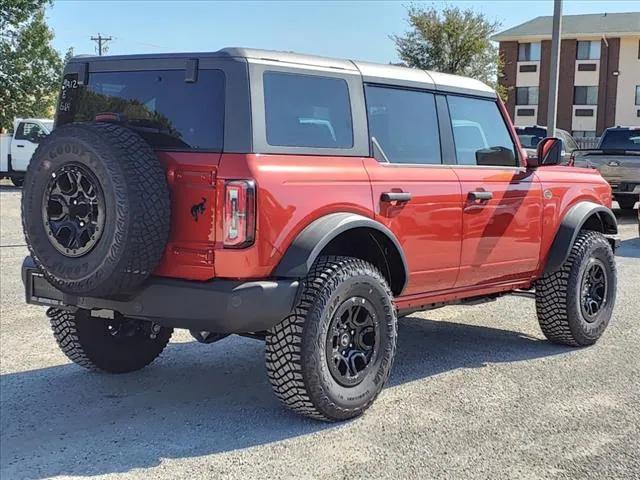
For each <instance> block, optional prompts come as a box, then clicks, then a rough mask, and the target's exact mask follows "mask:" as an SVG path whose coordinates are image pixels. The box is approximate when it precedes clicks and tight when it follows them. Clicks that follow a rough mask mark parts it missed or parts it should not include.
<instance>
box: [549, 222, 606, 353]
mask: <svg viewBox="0 0 640 480" xmlns="http://www.w3.org/2000/svg"><path fill="white" fill-rule="evenodd" d="M615 299H616V264H615V258H614V255H613V250H612V249H611V245H610V244H609V242H608V241H607V239H606V238H605V237H604V236H603V235H602V234H601V233H599V232H592V231H583V232H580V234H579V235H578V238H577V239H576V241H575V243H574V245H573V247H572V248H571V252H570V254H569V258H567V260H566V261H565V263H564V264H563V266H562V268H561V269H560V270H558V271H557V272H555V273H552V274H551V275H547V276H545V277H543V278H542V279H540V280H539V281H538V282H537V284H536V311H537V313H538V321H539V323H540V327H541V328H542V332H543V333H544V335H545V336H546V337H547V338H548V339H549V340H550V341H552V342H554V343H560V344H563V345H570V346H575V347H577V346H586V345H592V344H594V343H595V342H596V341H597V340H598V339H599V338H600V336H601V335H602V334H603V333H604V331H605V329H606V328H607V325H609V321H610V320H611V314H612V312H613V306H614V303H615Z"/></svg>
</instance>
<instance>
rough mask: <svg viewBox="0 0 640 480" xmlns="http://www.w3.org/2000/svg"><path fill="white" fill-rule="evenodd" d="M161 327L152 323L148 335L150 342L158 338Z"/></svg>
mask: <svg viewBox="0 0 640 480" xmlns="http://www.w3.org/2000/svg"><path fill="white" fill-rule="evenodd" d="M161 328H162V327H161V326H160V325H158V324H157V323H152V324H151V334H150V335H149V338H150V339H151V340H155V339H156V337H157V336H158V334H159V333H160V329H161Z"/></svg>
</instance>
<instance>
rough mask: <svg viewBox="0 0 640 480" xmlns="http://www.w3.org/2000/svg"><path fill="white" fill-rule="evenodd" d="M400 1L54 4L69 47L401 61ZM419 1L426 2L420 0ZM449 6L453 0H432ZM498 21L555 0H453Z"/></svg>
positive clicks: (630, 5)
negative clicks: (99, 39)
mask: <svg viewBox="0 0 640 480" xmlns="http://www.w3.org/2000/svg"><path fill="white" fill-rule="evenodd" d="M408 3H409V2H404V1H403V2H393V1H342V2H340V1H325V2H321V1H299V2H296V1H285V2H276V1H247V2H242V1H237V2H222V1H221V2H213V1H178V0H160V1H158V0H143V1H133V0H126V1H120V0H108V1H103V0H95V1H87V0H85V1H80V0H57V1H54V4H53V5H52V6H51V7H49V8H48V10H47V18H48V21H49V25H50V26H51V27H52V28H53V29H54V31H55V35H56V36H55V40H54V46H55V47H56V48H57V49H58V50H59V51H60V52H62V53H64V52H65V51H66V50H67V48H69V47H71V46H73V47H74V49H75V53H76V54H81V53H94V48H95V44H94V43H93V42H91V41H90V40H89V37H91V36H92V35H96V34H97V33H98V32H100V33H102V34H103V35H110V36H112V37H114V40H113V41H112V42H111V43H110V45H109V47H110V50H109V54H114V55H115V54H129V53H154V52H179V51H214V50H218V49H219V48H222V47H225V46H243V47H256V48H267V49H275V50H293V51H297V52H301V53H309V54H316V55H326V56H333V57H344V58H354V59H360V60H369V61H374V62H383V63H386V62H389V61H396V60H397V56H396V53H395V49H394V45H393V42H392V41H391V40H390V39H389V35H391V34H401V33H403V32H404V31H405V30H406V21H405V11H406V10H405V5H407V4H408ZM413 3H416V4H419V3H421V2H413ZM425 3H426V5H431V4H435V5H444V4H445V2H433V1H429V2H425ZM448 3H449V4H454V5H458V6H461V7H465V8H468V7H471V8H474V9H475V10H478V11H481V12H483V13H485V14H486V15H488V16H489V17H490V18H491V19H496V20H498V21H499V22H501V23H502V28H503V29H506V28H509V27H512V26H514V25H517V24H519V23H522V22H525V21H527V20H529V19H531V18H534V17H536V16H539V15H551V14H552V13H553V2H552V1H551V0H538V1H524V0H511V1H506V0H484V1H462V0H458V1H450V2H448ZM639 9H640V3H639V2H638V1H637V0H633V1H632V0H629V1H613V0H608V1H603V0H600V1H571V0H565V2H564V13H566V14H579V13H600V12H603V11H607V12H628V11H637V10H639Z"/></svg>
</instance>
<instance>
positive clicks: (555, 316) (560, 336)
mask: <svg viewBox="0 0 640 480" xmlns="http://www.w3.org/2000/svg"><path fill="white" fill-rule="evenodd" d="M592 242H598V243H604V245H606V246H607V247H609V243H608V241H607V239H606V238H605V237H604V236H603V235H602V234H601V233H600V232H595V231H591V230H584V231H582V232H580V233H579V234H578V236H577V238H576V241H575V243H574V244H573V246H572V247H571V251H570V252H569V257H568V258H567V260H566V261H565V262H564V264H563V265H562V268H560V269H559V270H558V271H556V272H554V273H552V274H549V275H545V276H544V277H542V278H541V279H540V280H538V281H537V282H536V312H537V316H538V323H539V324H540V328H541V329H542V333H543V334H544V336H545V337H546V338H547V339H548V340H549V341H550V342H552V343H557V344H560V345H568V346H572V347H580V346H583V344H582V343H579V342H578V341H577V339H576V337H575V336H574V334H573V332H572V331H571V327H570V325H569V318H568V316H567V311H568V310H567V293H568V288H569V282H570V281H571V273H572V269H573V266H574V264H575V263H576V262H580V261H581V260H582V257H583V255H584V253H585V251H586V249H587V246H588V245H589V244H590V243H592Z"/></svg>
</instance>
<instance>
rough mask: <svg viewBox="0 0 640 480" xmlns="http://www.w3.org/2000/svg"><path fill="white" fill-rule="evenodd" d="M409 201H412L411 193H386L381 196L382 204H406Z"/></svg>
mask: <svg viewBox="0 0 640 480" xmlns="http://www.w3.org/2000/svg"><path fill="white" fill-rule="evenodd" d="M409 200H411V193H409V192H384V193H383V194H382V195H380V201H382V202H398V203H406V202H408V201H409Z"/></svg>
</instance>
